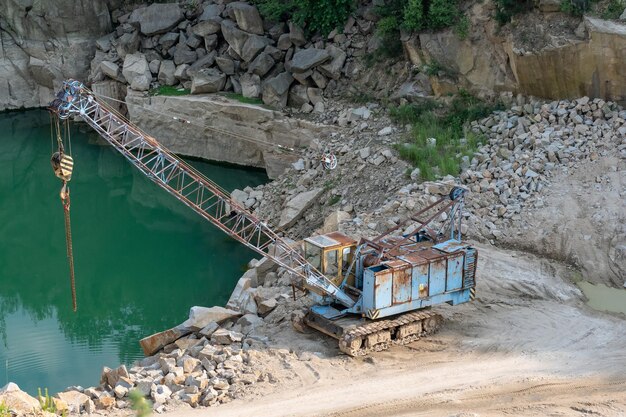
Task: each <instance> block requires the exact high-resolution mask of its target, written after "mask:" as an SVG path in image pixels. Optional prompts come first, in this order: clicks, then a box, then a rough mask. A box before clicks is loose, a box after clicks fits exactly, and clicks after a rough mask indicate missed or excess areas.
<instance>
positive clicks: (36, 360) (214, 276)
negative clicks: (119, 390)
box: [0, 111, 266, 393]
mask: <svg viewBox="0 0 626 417" xmlns="http://www.w3.org/2000/svg"><path fill="white" fill-rule="evenodd" d="M48 121H49V118H48V115H47V113H45V112H43V111H29V112H20V113H5V114H0V335H1V337H2V344H0V378H2V379H4V378H5V374H6V373H8V377H9V379H10V380H12V381H14V382H17V383H18V384H19V385H20V386H21V387H22V388H23V389H27V390H29V391H30V392H31V393H32V392H36V388H37V387H38V386H41V387H44V386H46V387H48V388H50V389H51V390H52V391H56V390H60V389H63V388H64V387H66V386H67V385H72V384H81V385H93V384H96V383H97V381H98V375H99V371H100V369H101V367H102V366H103V365H117V364H118V363H119V362H126V363H129V362H130V361H132V360H133V359H135V358H137V357H139V356H140V355H141V353H140V349H139V346H138V343H137V341H138V340H139V339H140V338H141V337H143V336H145V335H147V334H150V333H153V332H156V331H159V330H163V329H165V328H167V327H169V326H172V325H175V324H177V323H178V322H180V321H181V319H183V318H184V317H185V315H186V312H187V310H188V308H189V306H191V305H196V304H197V305H212V304H217V303H223V302H224V301H225V300H226V299H227V297H228V295H229V293H230V291H231V290H232V287H233V286H234V283H235V281H236V279H237V278H238V277H239V275H240V273H241V268H242V265H244V264H245V262H247V260H248V259H250V257H251V256H252V255H253V254H252V253H251V252H250V251H248V250H246V249H245V248H244V247H242V246H241V245H239V244H237V243H236V242H234V241H232V240H230V239H229V238H228V237H226V236H225V235H223V234H222V233H221V232H219V231H218V230H217V229H215V228H214V227H213V226H211V225H210V224H208V223H207V222H206V221H204V220H203V219H201V218H200V217H199V216H196V215H195V214H194V213H193V212H191V210H189V209H188V208H186V207H185V206H183V205H182V204H181V203H180V202H178V201H177V200H176V199H175V198H173V197H171V196H169V195H167V194H166V193H165V192H164V191H163V190H161V189H159V188H158V187H157V186H156V185H154V184H152V183H151V182H150V181H149V180H148V179H147V178H145V177H144V176H143V175H142V174H140V173H139V172H138V171H136V170H135V169H134V168H133V167H132V166H131V165H130V164H128V162H126V160H125V159H123V158H122V157H121V156H118V155H117V154H116V153H115V151H113V150H112V149H111V148H109V147H103V146H99V145H97V144H95V143H96V141H95V140H94V138H93V137H91V138H90V140H88V138H87V136H88V135H87V133H85V132H80V131H79V129H76V128H74V129H73V134H72V145H73V156H74V159H75V172H74V177H73V178H72V182H71V190H72V209H71V210H72V229H73V230H72V232H73V237H74V256H75V269H76V280H77V296H78V312H77V313H73V312H72V308H71V297H70V291H69V278H68V273H67V261H66V256H65V240H64V228H63V210H62V207H61V204H60V201H59V198H58V191H59V188H60V183H59V181H58V180H57V179H56V178H55V177H54V176H53V174H52V170H51V168H50V164H49V156H50V153H51V144H50V133H49V125H48ZM194 165H196V167H197V168H198V169H200V170H201V171H203V172H204V173H205V174H208V175H209V176H210V177H211V178H212V179H214V180H215V181H216V182H218V183H220V184H221V185H222V186H224V188H227V189H233V188H236V187H244V186H245V185H253V186H254V185H257V184H259V183H261V182H264V181H266V177H265V176H264V175H262V174H260V173H259V172H255V171H244V170H241V169H236V168H232V167H219V166H214V165H209V164H205V163H194ZM7 360H8V369H7V366H6V361H7ZM0 382H5V381H2V380H0ZM0 385H3V384H1V383H0Z"/></svg>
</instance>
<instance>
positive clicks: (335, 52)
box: [317, 45, 347, 80]
mask: <svg viewBox="0 0 626 417" xmlns="http://www.w3.org/2000/svg"><path fill="white" fill-rule="evenodd" d="M326 50H327V51H328V53H329V54H330V56H331V58H332V60H331V61H330V62H329V63H327V64H324V65H321V66H320V67H318V68H317V69H318V71H319V72H321V73H322V74H324V75H325V76H327V77H330V78H332V79H335V80H338V79H339V77H340V76H341V69H342V68H343V65H344V64H345V63H346V58H347V55H346V53H345V52H344V51H343V50H342V49H340V48H337V47H336V46H334V45H328V47H327V48H326Z"/></svg>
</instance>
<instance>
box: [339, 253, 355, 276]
mask: <svg viewBox="0 0 626 417" xmlns="http://www.w3.org/2000/svg"><path fill="white" fill-rule="evenodd" d="M341 256H342V262H341V269H342V270H343V271H342V273H343V274H345V273H346V272H347V271H348V268H350V265H351V264H352V248H343V251H342V255H341ZM352 272H353V273H354V271H352Z"/></svg>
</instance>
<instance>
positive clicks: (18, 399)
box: [0, 382, 40, 415]
mask: <svg viewBox="0 0 626 417" xmlns="http://www.w3.org/2000/svg"><path fill="white" fill-rule="evenodd" d="M0 404H5V405H6V406H7V407H8V408H9V409H11V410H14V411H16V412H17V413H18V414H19V415H26V414H29V413H32V412H33V410H38V409H40V405H39V401H38V400H37V399H36V398H33V397H31V396H30V395H28V394H27V393H25V392H24V391H22V390H20V387H18V386H17V384H14V383H13V382H9V383H8V384H6V385H5V386H4V387H2V388H0ZM8 414H9V415H11V413H8Z"/></svg>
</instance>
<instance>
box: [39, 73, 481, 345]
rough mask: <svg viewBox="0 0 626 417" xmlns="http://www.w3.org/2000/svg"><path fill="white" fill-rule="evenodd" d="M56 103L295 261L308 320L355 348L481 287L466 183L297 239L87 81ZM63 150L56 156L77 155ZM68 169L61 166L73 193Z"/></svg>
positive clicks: (143, 166) (208, 210) (419, 322)
mask: <svg viewBox="0 0 626 417" xmlns="http://www.w3.org/2000/svg"><path fill="white" fill-rule="evenodd" d="M49 110H50V111H51V113H52V114H53V115H55V116H56V117H57V118H58V119H57V120H67V119H70V118H75V117H78V118H80V119H82V120H83V121H84V122H86V123H87V124H88V125H89V126H91V127H92V128H93V129H94V130H95V131H96V132H97V133H98V134H99V135H100V136H101V137H102V138H103V139H105V140H106V141H107V142H108V143H109V144H111V145H112V146H113V148H115V150H117V151H118V152H120V153H121V154H122V155H123V156H124V157H125V158H126V159H127V160H128V161H129V162H130V163H131V164H133V165H134V166H135V167H137V168H138V169H139V170H140V171H141V172H143V173H144V174H145V175H146V176H147V177H148V178H150V179H151V180H152V181H153V182H154V183H156V184H157V185H158V186H159V187H161V188H163V189H165V190H166V191H167V192H168V193H170V194H171V195H173V196H174V197H176V198H177V199H178V200H180V201H181V202H182V203H184V204H186V205H187V206H188V207H190V208H191V209H192V210H194V211H195V212H196V213H197V214H199V215H200V216H202V217H203V218H205V219H206V220H208V221H209V222H211V223H212V224H213V225H214V226H216V227H217V228H218V229H220V230H222V231H223V232H225V233H227V234H228V235H230V236H231V237H232V238H233V239H235V240H237V241H239V242H241V243H242V244H243V245H245V246H247V247H249V248H250V249H252V250H254V251H256V252H257V253H259V254H260V255H262V256H265V257H267V258H269V259H271V260H272V261H273V262H275V263H276V264H278V265H279V266H281V267H283V268H285V269H286V270H287V271H289V273H291V277H292V279H293V282H294V285H295V286H297V287H298V288H303V289H306V290H308V292H309V294H310V295H311V296H312V297H314V299H315V302H316V303H315V305H313V307H311V308H310V309H309V310H308V312H307V313H306V315H305V316H304V317H303V321H304V323H305V324H307V325H308V326H310V327H312V328H314V329H317V330H319V331H321V332H323V333H325V334H327V335H329V336H332V337H334V338H335V339H337V340H338V342H339V348H340V350H341V351H343V352H345V353H347V354H348V355H351V356H361V355H365V354H367V353H369V352H371V351H380V350H384V349H387V348H388V347H389V346H391V345H395V344H406V343H410V342H412V341H414V340H416V339H418V338H419V337H421V336H423V335H424V334H428V333H430V332H433V331H434V330H436V329H437V328H438V326H439V325H440V323H441V322H442V317H441V316H440V315H439V314H437V313H436V312H434V311H433V310H431V309H430V307H431V306H436V305H440V304H443V303H447V304H450V305H457V304H461V303H465V302H468V301H470V300H473V299H474V297H475V286H476V279H475V276H476V261H477V255H478V254H477V251H476V249H475V248H473V247H472V246H471V245H469V244H468V243H464V242H463V241H462V240H461V219H462V209H463V202H464V196H465V193H466V190H465V189H463V188H461V187H454V188H452V190H451V191H450V193H449V195H446V196H444V197H442V198H440V199H438V200H437V201H435V202H433V203H432V204H430V205H429V206H427V207H425V208H424V209H422V210H420V211H419V212H417V213H415V214H414V215H412V216H410V217H409V218H408V219H407V220H406V221H405V222H402V223H400V224H398V225H397V226H396V227H394V228H393V229H390V230H388V231H386V232H385V233H382V234H381V235H379V236H377V237H375V238H373V239H366V238H360V239H359V240H358V241H357V240H355V239H352V238H350V237H348V236H346V235H344V234H342V233H340V232H332V233H327V234H324V235H319V236H313V237H309V238H305V239H304V240H303V242H301V244H296V245H294V244H293V242H292V241H290V240H288V239H284V238H283V237H281V236H280V235H279V234H277V233H276V232H274V231H273V230H272V229H271V228H270V227H269V226H268V224H267V223H266V222H264V221H262V220H261V219H259V218H258V217H256V216H255V214H254V213H252V212H250V211H248V210H246V209H245V208H244V207H242V206H241V205H240V204H239V203H237V202H236V201H235V200H233V199H232V198H231V197H230V196H229V194H228V192H226V191H225V190H223V189H221V188H220V187H219V186H218V185H217V184H215V183H214V182H213V181H211V180H210V179H208V178H206V177H204V176H203V175H202V174H200V173H199V172H198V171H196V170H195V169H194V168H192V167H191V166H190V165H188V164H186V163H185V162H184V161H183V160H181V159H180V158H178V157H177V156H176V155H174V154H173V153H172V152H170V151H168V150H167V149H166V148H165V147H163V146H162V145H161V144H159V142H157V140H156V139H154V138H153V137H152V136H150V135H148V134H146V133H144V132H142V131H141V130H140V129H139V128H138V127H137V126H135V125H133V124H132V123H131V122H129V121H128V120H127V119H126V118H125V117H124V116H123V115H121V114H120V113H118V112H117V111H116V110H115V109H114V108H113V107H112V106H110V105H108V104H107V103H106V101H105V100H103V99H101V98H100V97H99V96H97V95H96V94H94V93H93V92H92V91H90V90H89V89H88V88H86V87H85V86H84V85H83V84H82V83H80V82H79V81H76V80H68V81H65V82H64V84H63V87H62V88H61V90H60V91H59V92H58V94H57V96H56V98H55V100H54V101H53V102H52V103H51V104H50V107H49ZM63 152H64V150H63V147H60V149H59V152H58V153H59V154H56V155H55V158H56V160H57V161H58V160H63V159H64V157H65V159H66V160H67V159H68V157H67V156H65V155H64V154H63ZM69 174H71V173H68V172H65V174H64V176H59V175H58V176H59V177H60V178H61V179H62V180H63V181H64V186H63V187H64V188H63V190H64V192H65V193H67V195H68V196H69V188H68V187H67V181H66V178H67V177H68V175H69ZM62 198H63V195H62ZM68 198H69V197H68ZM68 205H69V203H68ZM435 224H437V227H435V226H434V225H435ZM409 226H410V227H409ZM436 229H437V230H436ZM403 230H404V231H405V233H406V234H404V235H403V234H401V232H402V231H403ZM407 230H411V231H410V233H408V232H407ZM394 232H395V233H394Z"/></svg>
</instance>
